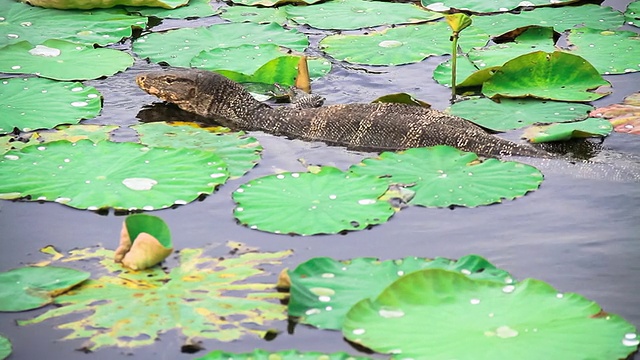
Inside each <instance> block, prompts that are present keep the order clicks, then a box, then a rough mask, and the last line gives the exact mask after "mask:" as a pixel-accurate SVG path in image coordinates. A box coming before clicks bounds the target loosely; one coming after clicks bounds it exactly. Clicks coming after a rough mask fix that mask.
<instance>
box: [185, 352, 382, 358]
mask: <svg viewBox="0 0 640 360" xmlns="http://www.w3.org/2000/svg"><path fill="white" fill-rule="evenodd" d="M229 359H238V360H242V359H244V360H276V359H277V360H369V359H371V358H368V357H364V356H353V355H350V354H347V353H345V352H336V353H333V354H327V353H320V352H315V351H311V352H300V351H298V350H282V351H277V352H269V351H266V350H260V349H256V350H254V351H252V352H248V353H242V354H238V353H231V352H226V351H222V350H215V351H212V352H210V353H208V354H207V355H205V356H203V357H199V358H198V359H196V360H229Z"/></svg>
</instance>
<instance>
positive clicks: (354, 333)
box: [352, 329, 365, 335]
mask: <svg viewBox="0 0 640 360" xmlns="http://www.w3.org/2000/svg"><path fill="white" fill-rule="evenodd" d="M364 332H365V331H364V329H353V331H352V333H353V335H362V334H364Z"/></svg>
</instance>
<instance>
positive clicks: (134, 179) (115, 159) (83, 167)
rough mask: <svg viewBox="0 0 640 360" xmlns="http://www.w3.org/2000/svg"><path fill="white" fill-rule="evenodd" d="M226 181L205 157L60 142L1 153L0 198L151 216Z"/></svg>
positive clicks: (217, 164) (221, 168) (221, 167)
mask: <svg viewBox="0 0 640 360" xmlns="http://www.w3.org/2000/svg"><path fill="white" fill-rule="evenodd" d="M227 178H228V173H227V170H226V165H225V164H224V162H222V161H221V160H220V158H219V157H218V156H216V155H215V154H212V153H211V152H207V151H201V150H195V149H172V148H148V147H145V146H142V145H139V144H134V143H113V142H109V141H101V142H99V143H97V144H94V143H93V142H91V141H90V140H80V141H78V142H76V143H71V142H69V141H66V140H60V141H54V142H50V143H46V144H42V145H31V146H27V147H25V148H23V149H22V150H19V151H18V150H12V151H9V152H7V153H5V154H4V156H3V158H2V159H0V198H2V199H17V198H24V197H28V199H29V200H32V201H55V202H58V203H62V204H65V205H68V206H72V207H75V208H79V209H89V210H98V209H104V208H114V209H118V210H156V209H162V208H167V207H170V206H174V205H181V204H186V203H188V202H190V201H193V200H195V199H196V198H197V197H198V196H200V195H201V194H210V193H212V192H213V191H214V190H215V188H216V187H217V186H218V185H220V184H223V183H224V182H225V181H226V180H227Z"/></svg>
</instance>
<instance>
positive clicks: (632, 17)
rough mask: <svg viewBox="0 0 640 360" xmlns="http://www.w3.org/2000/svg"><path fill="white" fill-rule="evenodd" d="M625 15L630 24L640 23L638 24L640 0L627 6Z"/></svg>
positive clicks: (636, 24)
mask: <svg viewBox="0 0 640 360" xmlns="http://www.w3.org/2000/svg"><path fill="white" fill-rule="evenodd" d="M624 17H625V19H626V20H627V23H628V24H629V25H633V26H638V25H640V24H638V20H640V1H637V0H636V1H632V2H631V3H630V4H629V6H627V10H626V11H625V12H624Z"/></svg>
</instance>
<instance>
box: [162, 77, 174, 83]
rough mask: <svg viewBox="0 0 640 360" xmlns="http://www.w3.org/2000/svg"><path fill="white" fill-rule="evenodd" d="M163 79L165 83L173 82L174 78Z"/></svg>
mask: <svg viewBox="0 0 640 360" xmlns="http://www.w3.org/2000/svg"><path fill="white" fill-rule="evenodd" d="M164 81H165V82H166V83H167V84H171V83H173V82H174V81H175V79H174V78H166V79H165V80H164Z"/></svg>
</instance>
